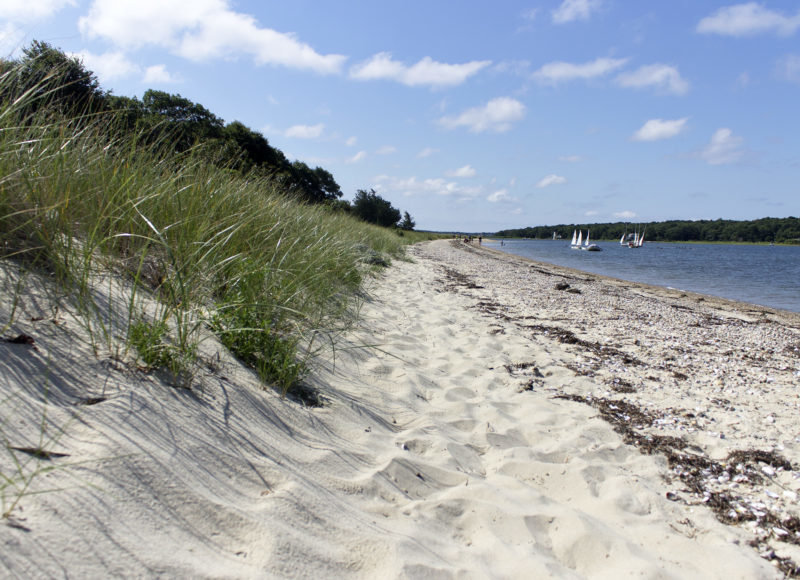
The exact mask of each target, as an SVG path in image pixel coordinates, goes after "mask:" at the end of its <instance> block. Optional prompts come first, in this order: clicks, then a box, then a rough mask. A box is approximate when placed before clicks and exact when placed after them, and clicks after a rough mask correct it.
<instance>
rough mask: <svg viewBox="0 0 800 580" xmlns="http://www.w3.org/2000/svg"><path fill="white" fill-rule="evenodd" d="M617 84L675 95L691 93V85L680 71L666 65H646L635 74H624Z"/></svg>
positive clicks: (619, 77) (620, 76)
mask: <svg viewBox="0 0 800 580" xmlns="http://www.w3.org/2000/svg"><path fill="white" fill-rule="evenodd" d="M617 83H618V84H619V85H620V86H622V87H626V88H633V89H644V88H649V87H654V88H656V89H659V90H662V91H664V92H665V93H669V94H673V95H685V94H686V93H688V92H689V83H688V82H687V81H686V80H685V79H683V78H682V77H681V73H680V72H678V69H677V68H675V67H674V66H669V65H666V64H651V65H646V66H643V67H640V68H638V69H637V70H635V71H633V72H628V73H623V74H621V75H619V76H618V77H617Z"/></svg>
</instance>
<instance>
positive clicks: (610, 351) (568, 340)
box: [525, 324, 644, 366]
mask: <svg viewBox="0 0 800 580" xmlns="http://www.w3.org/2000/svg"><path fill="white" fill-rule="evenodd" d="M525 328H527V329H529V330H534V331H537V332H542V333H544V334H547V335H549V336H554V337H555V338H556V339H557V340H558V341H559V342H560V343H563V344H575V345H578V346H582V347H584V348H585V349H588V350H590V351H591V352H593V353H595V354H596V355H598V356H602V357H618V358H619V359H621V360H622V362H623V363H625V364H626V365H635V366H644V363H643V362H642V361H640V360H639V359H637V358H634V357H632V356H631V355H629V354H627V353H625V352H622V351H621V350H619V349H616V348H614V347H613V346H606V345H603V344H598V343H596V342H589V341H588V340H583V339H582V338H578V337H577V336H575V333H574V332H572V331H570V330H567V329H565V328H560V327H558V326H545V325H543V324H530V325H526V326H525Z"/></svg>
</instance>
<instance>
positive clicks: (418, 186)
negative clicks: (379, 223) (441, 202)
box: [375, 175, 481, 198]
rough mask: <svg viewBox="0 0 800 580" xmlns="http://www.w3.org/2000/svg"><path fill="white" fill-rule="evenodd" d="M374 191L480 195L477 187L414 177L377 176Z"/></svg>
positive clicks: (406, 194)
mask: <svg viewBox="0 0 800 580" xmlns="http://www.w3.org/2000/svg"><path fill="white" fill-rule="evenodd" d="M375 181H376V184H377V186H376V189H378V190H381V191H389V192H392V193H395V194H398V195H405V196H412V195H431V194H433V195H442V196H457V197H460V198H472V197H475V196H476V195H478V194H480V191H481V190H480V188H478V187H465V186H463V185H461V184H459V183H457V182H455V181H448V180H446V179H441V178H434V179H417V178H416V177H391V176H389V175H379V176H378V177H376V178H375Z"/></svg>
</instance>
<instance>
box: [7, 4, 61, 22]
mask: <svg viewBox="0 0 800 580" xmlns="http://www.w3.org/2000/svg"><path fill="white" fill-rule="evenodd" d="M65 6H75V0H35V1H33V2H31V0H3V1H2V2H0V18H1V19H3V20H9V21H11V22H18V23H24V22H35V21H37V20H43V19H45V18H49V17H50V16H53V15H54V14H55V13H56V12H58V11H59V10H61V9H62V8H64V7H65Z"/></svg>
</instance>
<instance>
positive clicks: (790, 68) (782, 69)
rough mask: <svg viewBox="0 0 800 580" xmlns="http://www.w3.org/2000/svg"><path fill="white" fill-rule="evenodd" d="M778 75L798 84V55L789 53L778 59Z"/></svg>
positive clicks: (799, 57) (799, 74)
mask: <svg viewBox="0 0 800 580" xmlns="http://www.w3.org/2000/svg"><path fill="white" fill-rule="evenodd" d="M778 76H779V77H780V78H781V79H783V80H785V81H789V82H790V83H798V84H800V56H798V55H796V54H789V55H786V56H785V57H783V58H782V59H781V60H779V61H778Z"/></svg>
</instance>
